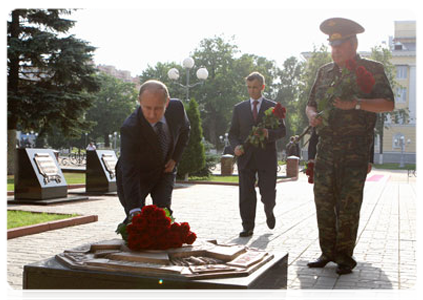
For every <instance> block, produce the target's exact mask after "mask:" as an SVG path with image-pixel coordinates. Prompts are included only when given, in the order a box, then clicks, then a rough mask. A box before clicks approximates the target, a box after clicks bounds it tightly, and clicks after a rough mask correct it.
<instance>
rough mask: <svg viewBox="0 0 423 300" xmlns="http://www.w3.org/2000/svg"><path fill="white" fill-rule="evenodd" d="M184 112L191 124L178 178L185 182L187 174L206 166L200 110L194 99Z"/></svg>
mask: <svg viewBox="0 0 423 300" xmlns="http://www.w3.org/2000/svg"><path fill="white" fill-rule="evenodd" d="M186 111H187V115H188V119H189V121H190V123H191V132H190V137H189V142H188V145H187V147H186V148H185V151H184V153H183V155H182V159H181V161H180V163H179V166H178V177H179V178H184V179H185V180H187V179H188V174H189V173H193V172H196V171H199V170H201V169H202V168H204V166H205V164H206V155H205V150H204V145H203V142H202V141H203V129H202V127H201V117H200V110H199V109H198V103H197V101H195V99H191V101H190V102H189V105H188V108H187V109H186Z"/></svg>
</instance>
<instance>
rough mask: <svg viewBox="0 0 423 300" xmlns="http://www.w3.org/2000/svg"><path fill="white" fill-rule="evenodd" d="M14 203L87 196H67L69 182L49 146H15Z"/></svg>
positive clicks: (76, 199)
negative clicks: (40, 147) (47, 147)
mask: <svg viewBox="0 0 423 300" xmlns="http://www.w3.org/2000/svg"><path fill="white" fill-rule="evenodd" d="M16 151H17V160H16V164H17V167H16V174H15V191H14V200H12V199H11V200H10V201H9V199H8V203H13V204H53V203H58V202H67V201H79V200H86V199H88V197H69V196H68V185H67V183H66V180H65V177H64V176H63V173H62V170H61V168H60V166H59V164H58V162H57V159H56V156H55V154H54V152H53V150H51V149H35V148H24V149H17V150H16Z"/></svg>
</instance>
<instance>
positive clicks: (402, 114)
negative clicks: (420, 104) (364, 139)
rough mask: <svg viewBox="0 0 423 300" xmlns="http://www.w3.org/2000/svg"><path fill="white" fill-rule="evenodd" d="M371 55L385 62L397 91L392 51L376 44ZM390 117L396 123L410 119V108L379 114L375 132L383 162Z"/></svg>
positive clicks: (389, 77) (391, 82) (386, 72)
mask: <svg viewBox="0 0 423 300" xmlns="http://www.w3.org/2000/svg"><path fill="white" fill-rule="evenodd" d="M370 57H371V58H372V59H374V60H376V61H378V62H380V63H381V64H383V67H384V69H385V74H386V76H387V77H388V80H389V83H390V84H391V88H392V90H393V91H395V90H396V88H397V87H400V85H399V84H398V82H397V81H396V80H395V66H394V65H393V64H392V63H391V58H392V54H391V51H390V50H389V49H387V48H383V47H381V46H376V47H373V48H372V54H371V56H370ZM394 95H395V94H394ZM388 118H392V119H393V120H394V123H397V124H398V122H399V120H403V121H406V120H407V119H408V109H395V110H394V111H393V112H389V113H380V114H378V118H377V122H376V126H375V134H376V135H378V136H379V153H380V163H383V132H384V129H385V128H389V125H388V124H389V122H388V123H387V122H386V121H387V120H388Z"/></svg>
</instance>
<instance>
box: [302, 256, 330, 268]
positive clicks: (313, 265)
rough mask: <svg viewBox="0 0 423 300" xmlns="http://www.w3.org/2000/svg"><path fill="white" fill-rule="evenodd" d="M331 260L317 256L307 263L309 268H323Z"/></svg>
mask: <svg viewBox="0 0 423 300" xmlns="http://www.w3.org/2000/svg"><path fill="white" fill-rule="evenodd" d="M330 261H331V260H330V259H327V258H325V257H319V258H318V259H316V260H315V261H311V262H309V263H308V264H307V266H308V267H309V268H324V267H325V266H326V265H327V264H328V263H329V262H330Z"/></svg>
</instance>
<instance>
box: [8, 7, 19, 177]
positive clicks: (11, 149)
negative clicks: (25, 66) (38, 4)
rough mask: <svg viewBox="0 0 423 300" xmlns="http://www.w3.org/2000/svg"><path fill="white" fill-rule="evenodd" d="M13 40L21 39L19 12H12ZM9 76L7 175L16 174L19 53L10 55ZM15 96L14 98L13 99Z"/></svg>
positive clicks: (11, 29)
mask: <svg viewBox="0 0 423 300" xmlns="http://www.w3.org/2000/svg"><path fill="white" fill-rule="evenodd" d="M10 26H11V27H10V37H11V39H18V38H19V31H20V30H19V10H14V11H12V21H11V25H10ZM8 58H9V61H10V62H9V74H8V77H7V81H8V82H7V84H8V87H7V91H8V97H7V106H8V118H7V119H8V120H7V174H8V175H14V174H15V156H16V130H17V128H18V117H17V115H16V105H17V103H15V102H16V100H11V99H16V97H17V96H18V93H19V89H18V87H19V53H15V55H8ZM12 96H13V97H12Z"/></svg>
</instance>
